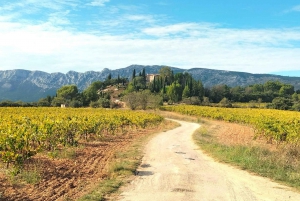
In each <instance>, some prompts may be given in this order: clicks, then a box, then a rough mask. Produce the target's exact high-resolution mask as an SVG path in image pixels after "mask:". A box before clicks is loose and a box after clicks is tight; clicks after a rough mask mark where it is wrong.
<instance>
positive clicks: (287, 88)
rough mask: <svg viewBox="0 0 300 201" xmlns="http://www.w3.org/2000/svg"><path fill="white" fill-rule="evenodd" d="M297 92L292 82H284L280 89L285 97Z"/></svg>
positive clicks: (280, 93) (281, 94)
mask: <svg viewBox="0 0 300 201" xmlns="http://www.w3.org/2000/svg"><path fill="white" fill-rule="evenodd" d="M293 93H295V89H294V86H293V85H290V84H284V85H282V87H281V88H280V89H279V95H280V96H283V97H288V96H290V95H292V94H293Z"/></svg>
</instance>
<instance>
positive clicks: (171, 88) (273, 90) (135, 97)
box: [0, 67, 300, 111]
mask: <svg viewBox="0 0 300 201" xmlns="http://www.w3.org/2000/svg"><path fill="white" fill-rule="evenodd" d="M109 86H114V87H115V88H117V89H119V88H120V89H122V91H123V92H122V93H120V94H118V98H119V99H120V100H123V101H124V102H126V103H127V105H128V106H129V107H130V108H131V109H137V108H140V109H146V108H147V107H158V106H160V105H162V104H163V103H164V102H165V103H168V104H176V103H185V104H192V105H207V106H222V107H232V106H233V105H232V103H235V102H239V103H249V102H250V103H251V102H252V103H253V102H257V103H267V105H266V107H267V108H274V109H282V110H297V111H300V95H299V94H300V91H299V90H297V91H295V89H294V86H292V85H290V84H285V83H281V82H279V81H267V82H266V83H263V84H253V85H249V86H246V87H242V86H236V87H230V86H228V85H215V86H213V87H204V86H203V84H202V82H201V81H200V80H195V79H194V78H193V77H192V75H190V74H189V73H187V72H183V73H176V74H174V72H173V71H172V70H171V68H169V67H163V68H161V69H160V70H159V72H158V74H154V75H152V80H149V75H147V74H146V71H145V69H143V70H142V71H141V72H138V73H137V72H136V70H135V69H134V70H133V72H132V76H131V78H130V79H128V78H121V77H120V76H118V77H117V78H112V76H111V74H109V75H108V76H107V78H106V80H105V81H96V82H93V83H91V85H90V86H89V87H88V88H86V89H85V90H83V91H82V92H79V90H78V88H77V86H76V85H66V86H63V87H61V88H60V89H58V90H57V92H56V95H55V96H47V97H45V98H42V99H40V100H39V101H38V102H36V103H23V102H20V101H19V102H11V101H2V102H0V106H23V107H26V106H28V107H30V106H47V107H49V106H53V107H60V106H61V105H62V104H65V105H67V106H69V107H88V106H90V107H104V108H109V107H117V106H118V104H116V103H114V102H112V101H111V98H112V97H111V94H112V93H111V92H109V91H106V90H105V89H106V88H108V87H109Z"/></svg>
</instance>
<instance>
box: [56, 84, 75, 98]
mask: <svg viewBox="0 0 300 201" xmlns="http://www.w3.org/2000/svg"><path fill="white" fill-rule="evenodd" d="M56 94H57V97H61V98H64V99H65V100H72V99H74V98H75V97H76V96H77V95H78V88H77V86H76V85H66V86H63V87H61V88H60V89H58V90H57V92H56Z"/></svg>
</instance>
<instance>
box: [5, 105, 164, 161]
mask: <svg viewBox="0 0 300 201" xmlns="http://www.w3.org/2000/svg"><path fill="white" fill-rule="evenodd" d="M162 120H163V118H162V117H161V116H158V115H155V114H148V113H143V112H136V111H127V110H126V111H125V110H105V109H86V108H81V109H73V108H1V109H0V159H1V160H2V161H3V162H4V163H6V164H7V166H9V164H11V163H12V164H14V165H15V167H18V166H20V167H21V166H22V164H23V162H24V161H25V160H26V159H28V158H30V157H32V156H34V155H35V154H37V153H38V152H40V151H45V150H49V151H52V150H55V149H57V147H58V146H62V145H63V146H75V145H77V143H78V140H80V139H85V140H87V139H88V138H90V137H93V138H95V137H96V138H101V137H103V136H104V135H108V134H115V133H124V132H126V131H127V130H129V129H132V128H145V127H147V126H151V125H157V124H158V123H160V122H161V121H162Z"/></svg>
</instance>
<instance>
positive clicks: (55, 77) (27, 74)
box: [0, 65, 300, 102]
mask: <svg viewBox="0 0 300 201" xmlns="http://www.w3.org/2000/svg"><path fill="white" fill-rule="evenodd" d="M161 67H163V66H159V65H154V66H143V65H131V66H128V67H126V68H120V69H116V70H110V69H107V68H105V69H103V70H102V71H87V72H85V73H79V72H75V71H69V72H68V73H66V74H63V73H46V72H42V71H28V70H21V69H17V70H6V71H0V101H3V100H11V101H18V100H21V101H24V102H31V101H37V100H39V99H40V98H42V97H46V96H47V95H51V96H52V95H55V93H56V90H57V89H59V88H60V87H61V86H64V85H70V84H75V85H77V87H78V88H79V89H80V90H84V89H85V88H86V87H88V86H89V85H90V84H91V83H92V82H94V81H98V80H100V81H103V80H105V79H106V78H107V76H108V75H109V74H110V73H111V75H112V77H113V78H116V77H117V76H118V75H119V76H120V77H126V78H128V79H130V78H131V76H132V72H133V69H135V70H136V72H137V73H139V72H140V71H142V69H143V68H145V69H146V73H147V74H152V73H158V71H159V69H160V68H161ZM171 69H172V70H173V71H174V73H177V72H188V73H190V74H191V75H192V76H193V77H194V78H195V79H196V80H201V81H202V82H203V84H204V86H205V87H210V86H214V85H218V84H226V85H228V86H231V87H234V86H248V85H251V84H255V83H264V82H266V81H268V80H278V81H280V82H283V83H288V84H292V85H294V86H295V89H300V77H287V76H278V75H270V74H251V73H244V72H234V71H223V70H212V69H205V68H192V69H181V68H175V67H171Z"/></svg>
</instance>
